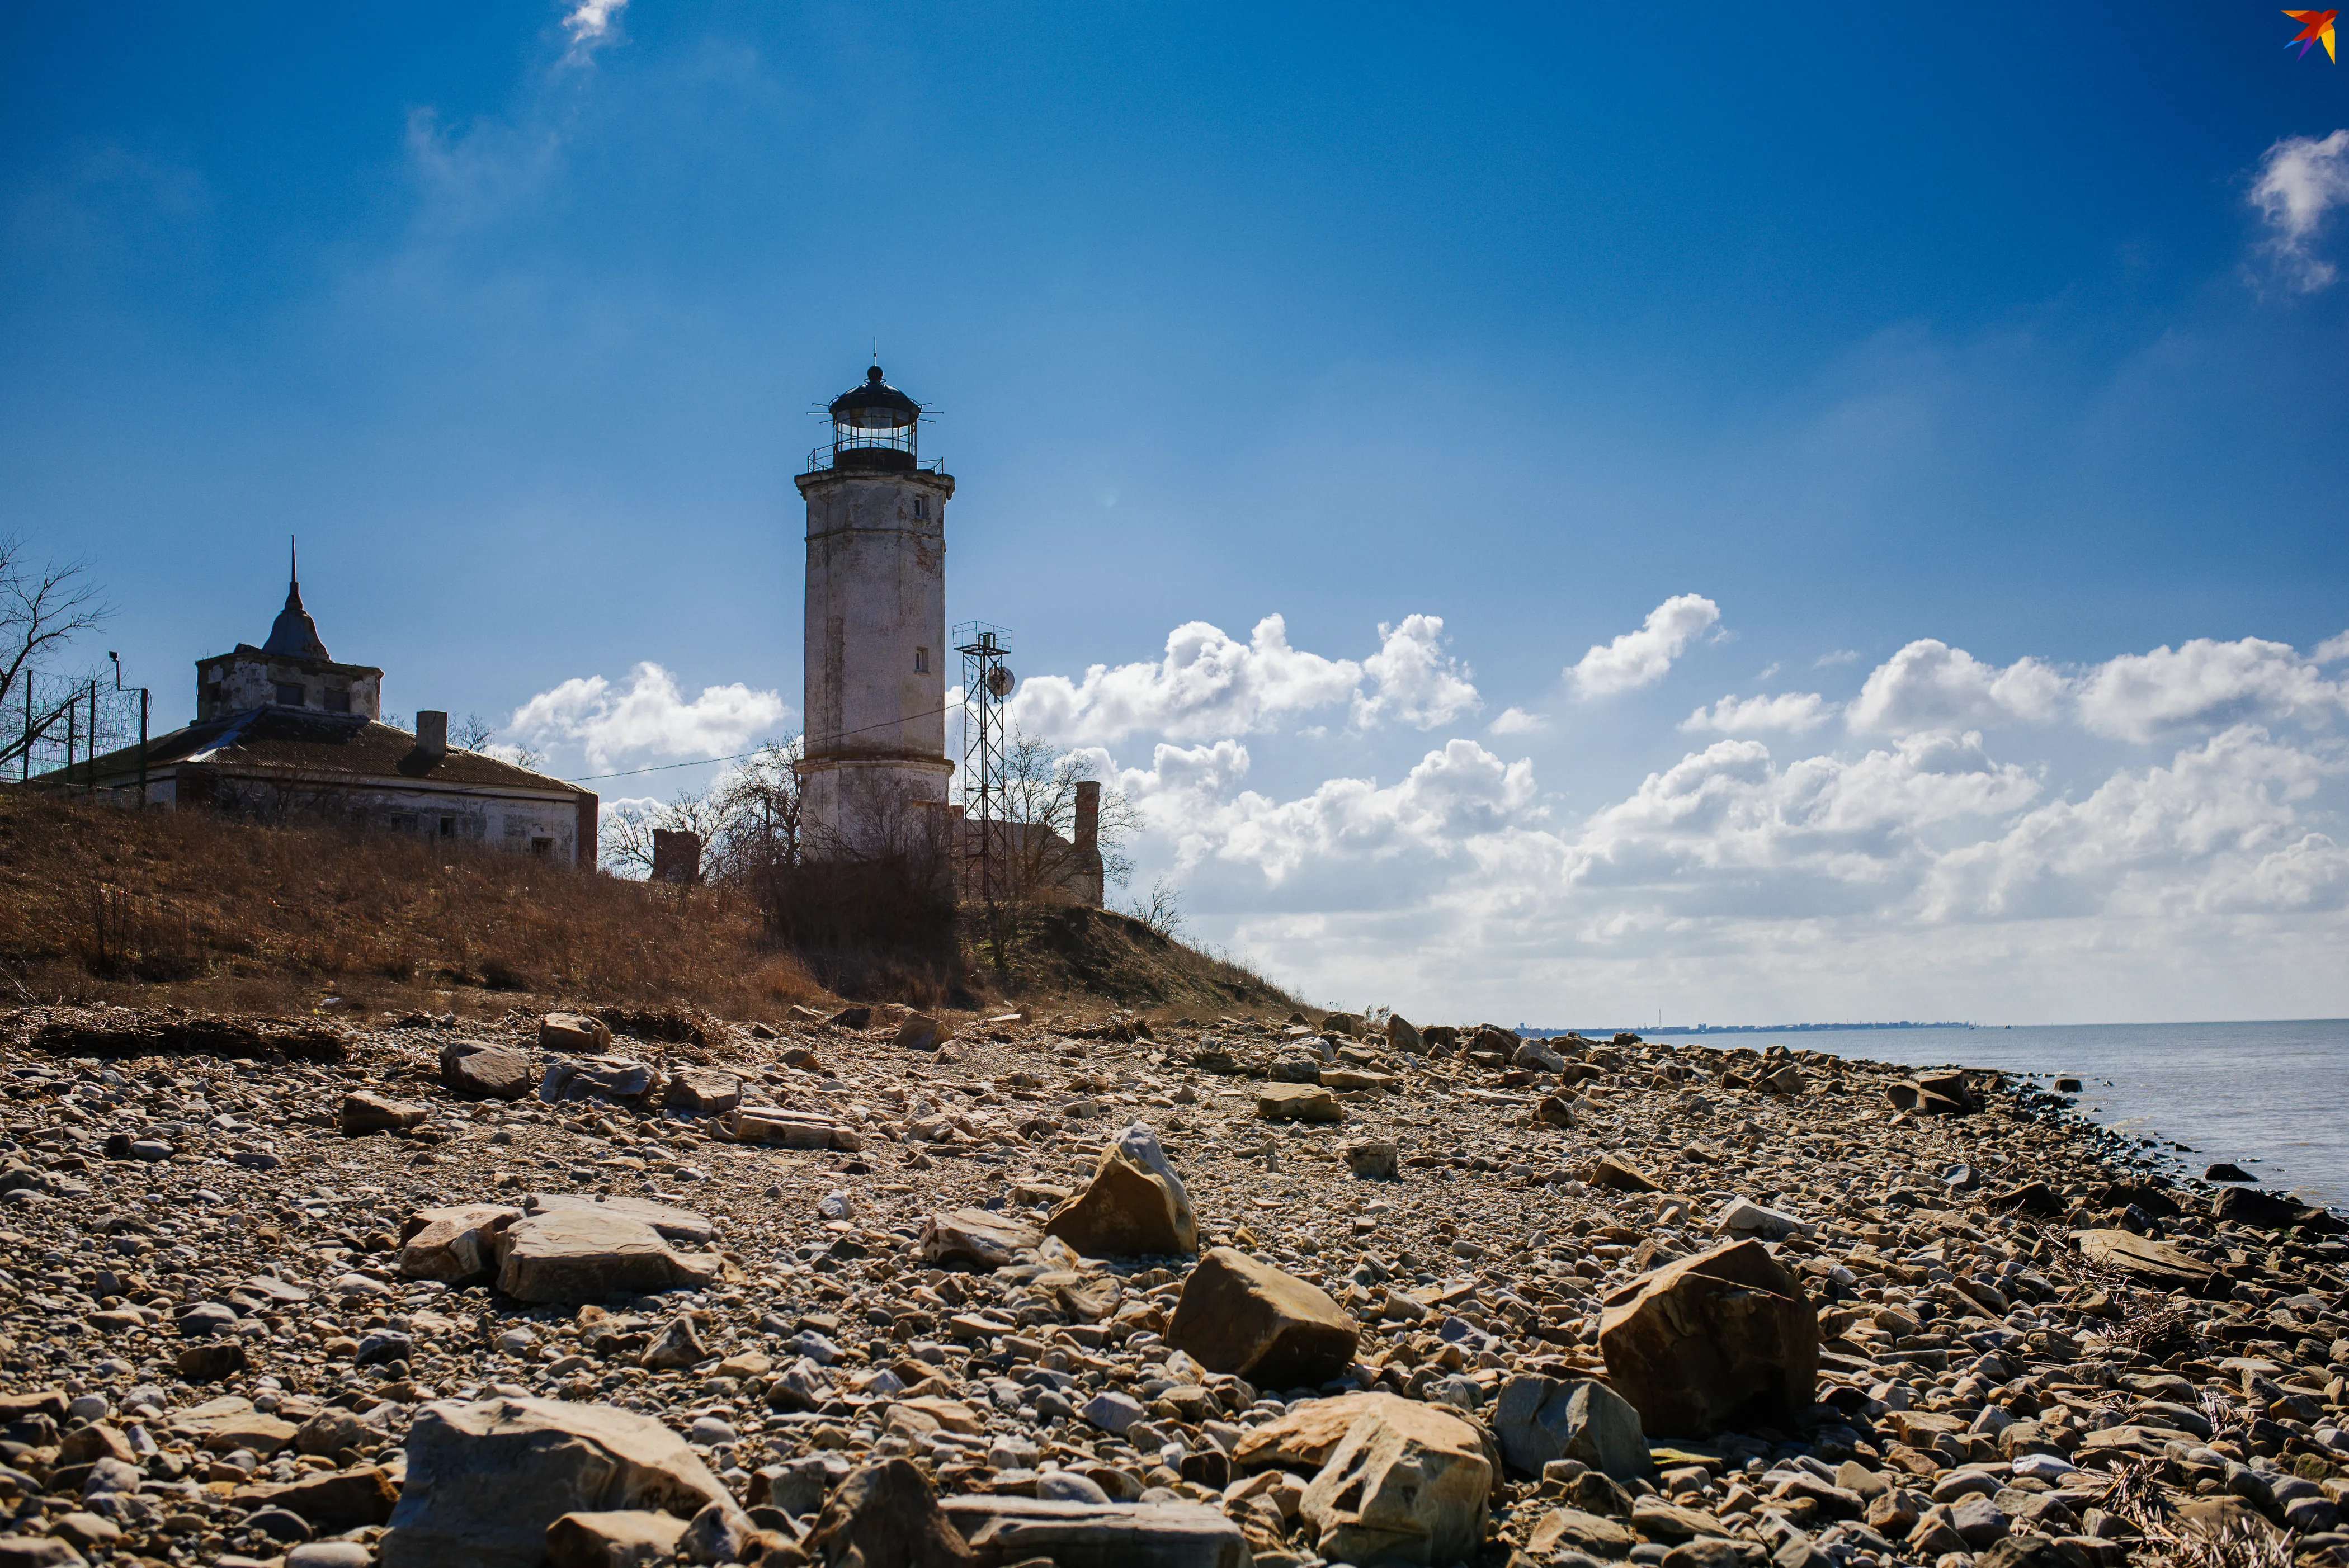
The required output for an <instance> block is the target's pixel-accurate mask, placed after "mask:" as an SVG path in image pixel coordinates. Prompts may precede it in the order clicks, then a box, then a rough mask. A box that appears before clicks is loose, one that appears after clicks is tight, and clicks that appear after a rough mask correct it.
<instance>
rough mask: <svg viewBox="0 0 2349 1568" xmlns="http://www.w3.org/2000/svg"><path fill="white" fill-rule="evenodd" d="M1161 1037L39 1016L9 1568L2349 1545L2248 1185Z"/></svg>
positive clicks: (25, 1109) (1649, 1082) (12, 1236)
mask: <svg viewBox="0 0 2349 1568" xmlns="http://www.w3.org/2000/svg"><path fill="white" fill-rule="evenodd" d="M916 1018H918V1020H919V1021H918V1022H914V1020H915V1019H916ZM1141 1022H1142V1021H1141V1020H1136V1019H1128V1018H1116V1019H1112V1020H1111V1021H1110V1022H1109V1023H1108V1024H1106V1025H1104V1024H1102V1023H1101V1022H1100V1021H1099V1020H1097V1019H1092V1020H1083V1021H1079V1020H1074V1019H1063V1020H1056V1019H1053V1018H1050V1017H1038V1018H1035V1019H1033V1020H1032V1021H1031V1020H1030V1019H1027V1018H1023V1017H1021V1016H1008V1017H994V1018H962V1017H946V1016H927V1015H920V1016H916V1015H910V1014H908V1013H907V1012H906V1011H905V1010H904V1009H890V1008H883V1007H871V1008H854V1009H851V1010H849V1012H847V1013H845V1014H843V1015H840V1016H838V1017H836V1018H823V1017H821V1016H815V1015H813V1014H807V1013H804V1012H802V1014H797V1015H795V1016H792V1017H789V1018H785V1019H782V1020H779V1021H772V1022H770V1023H767V1024H765V1025H762V1026H761V1027H760V1028H759V1029H757V1030H751V1029H747V1028H742V1029H736V1028H722V1027H717V1026H712V1027H710V1028H709V1029H707V1030H705V1031H704V1032H703V1035H702V1036H701V1037H697V1038H696V1040H695V1041H694V1042H693V1043H691V1044H688V1045H678V1044H676V1043H675V1042H676V1041H677V1040H678V1039H679V1038H681V1036H680V1035H678V1034H677V1033H670V1034H667V1035H665V1036H663V1035H658V1034H657V1032H656V1033H655V1034H653V1035H643V1034H639V1033H637V1032H636V1027H635V1026H634V1025H633V1024H632V1023H631V1021H630V1019H629V1017H628V1016H625V1015H621V1014H617V1013H614V1014H612V1015H610V1016H609V1017H608V1018H607V1017H604V1016H595V1015H592V1014H585V1013H577V1014H565V1015H548V1016H545V1017H543V1018H541V1017H538V1016H530V1015H523V1014H516V1015H513V1016H509V1017H508V1018H506V1019H504V1020H503V1021H502V1022H474V1023H470V1024H465V1025H461V1026H460V1024H458V1022H457V1021H456V1020H454V1019H453V1018H449V1017H439V1018H435V1017H431V1016H423V1015H409V1016H403V1017H399V1018H390V1017H386V1018H383V1019H380V1020H378V1021H376V1022H375V1023H373V1024H365V1023H358V1022H347V1023H338V1024H334V1025H331V1026H329V1025H320V1024H317V1023H316V1022H312V1021H305V1022H304V1023H303V1024H301V1025H299V1026H290V1025H281V1024H274V1023H271V1024H264V1023H258V1022H256V1023H253V1024H245V1023H243V1022H241V1021H236V1020H212V1021H202V1020H196V1019H181V1018H173V1019H170V1020H164V1019H161V1018H160V1017H159V1016H148V1015H139V1014H132V1013H129V1012H127V1011H125V1010H122V1009H103V1008H90V1009H69V1008H56V1009H24V1010H20V1011H18V1012H16V1013H14V1014H10V1015H6V1016H0V1088H5V1090H6V1095H7V1103H6V1107H5V1111H0V1137H5V1147H0V1211H5V1212H0V1241H5V1243H7V1248H6V1258H5V1262H0V1514H5V1518H0V1568H6V1565H8V1564H13V1563H119V1564H141V1565H151V1564H189V1563H221V1564H227V1565H229V1568H240V1565H250V1564H254V1563H267V1564H277V1565H280V1568H364V1565H366V1564H371V1563H388V1564H402V1563H539V1562H552V1563H563V1564H569V1563H598V1564H602V1563H613V1564H617V1563H630V1564H636V1563H647V1564H652V1563H659V1564H666V1563H673V1562H728V1561H733V1562H745V1563H765V1564H769V1565H770V1568H808V1565H809V1564H811V1563H817V1562H821V1563H825V1564H827V1565H842V1564H845V1563H848V1562H849V1560H850V1559H852V1558H854V1559H855V1560H857V1562H858V1563H860V1564H862V1568H912V1565H915V1564H919V1565H921V1568H932V1565H937V1568H1011V1565H1013V1564H1019V1563H1035V1562H1038V1560H1040V1559H1050V1561H1051V1562H1053V1563H1058V1564H1060V1565H1061V1568H1129V1565H1131V1568H1144V1565H1152V1568H1246V1565H1247V1563H1251V1562H1253V1563H1258V1564H1261V1565H1263V1568H1316V1565H1318V1564H1321V1563H1348V1564H1352V1565H1353V1568H1383V1565H1385V1564H1404V1563H1409V1564H1425V1565H1427V1568H1452V1565H1453V1564H1455V1563H1474V1564H1476V1565H1477V1568H1510V1565H1511V1564H1513V1563H1517V1560H1518V1559H1520V1558H1522V1559H1524V1560H1525V1562H1524V1563H1522V1564H1519V1568H1535V1565H1552V1568H1585V1564H1587V1563H1589V1562H1591V1561H1594V1560H1595V1561H1601V1562H1604V1561H1615V1560H1630V1561H1633V1562H1639V1563H1667V1564H1670V1565H1671V1568H1695V1565H1697V1564H1711V1563H1732V1562H1734V1563H1761V1562H1763V1561H1764V1560H1767V1561H1770V1562H1772V1563H1776V1564H1782V1565H1784V1568H1821V1565H1828V1564H1832V1565H1835V1568H1847V1565H1853V1568H1881V1565H1891V1564H1906V1563H1916V1564H1930V1565H1932V1568H2023V1565H2026V1564H2028V1565H2032V1568H2054V1565H2055V1564H2058V1563H2061V1564H2064V1565H2065V1568H2091V1565H2094V1568H2107V1565H2111V1564H2117V1563H2124V1562H2128V1561H2133V1560H2149V1559H2153V1558H2157V1557H2158V1558H2163V1559H2165V1560H2174V1561H2179V1562H2202V1561H2209V1562H2214V1563H2215V1562H2217V1561H2219V1560H2220V1559H2219V1558H2218V1557H2217V1556H2214V1555H2210V1553H2215V1552H2217V1551H2218V1550H2219V1549H2220V1547H2219V1543H2220V1542H2221V1541H2222V1539H2223V1540H2227V1541H2234V1542H2242V1541H2250V1540H2255V1539H2256V1540H2259V1541H2264V1542H2269V1543H2270V1546H2269V1548H2268V1549H2269V1550H2271V1551H2272V1553H2275V1555H2274V1556H2273V1557H2272V1558H2271V1559H2270V1560H2272V1561H2277V1562H2282V1561H2284V1560H2286V1559H2288V1558H2296V1559H2297V1560H2298V1561H2299V1562H2301V1563H2333V1564H2341V1565H2344V1568H2349V1534H2344V1532H2343V1530H2342V1510H2343V1507H2344V1501H2349V1478H2344V1470H2349V1432H2344V1428H2349V1316H2344V1286H2349V1279H2344V1265H2349V1248H2344V1243H2343V1241H2342V1234H2343V1231H2344V1227H2343V1225H2342V1223H2341V1222H2340V1221H2339V1220H2338V1219H2337V1218H2336V1217H2335V1216H2333V1215H2331V1214H2329V1213H2326V1212H2323V1211H2321V1210H2313V1209H2310V1208H2308V1207H2306V1206H2305V1205H2302V1204H2299V1203H2297V1202H2292V1201H2291V1200H2290V1199H2287V1198H2284V1197H2281V1196H2278V1195H2276V1194H2272V1193H2269V1192H2266V1191H2261V1190H2259V1189H2257V1188H2256V1187H2254V1186H2250V1185H2245V1184H2243V1183H2242V1181H2241V1179H2240V1178H2241V1173H2240V1171H2232V1172H2229V1173H2227V1176H2228V1181H2229V1182H2230V1183H2231V1184H2226V1185H2221V1186H2220V1187H2217V1188H2213V1187H2210V1186H2209V1185H2206V1184H2202V1183H2195V1182H2190V1181H2178V1180H2176V1179H2174V1178H2171V1177H2168V1176H2164V1175H2162V1174H2161V1173H2160V1172H2159V1171H2158V1169H2157V1167H2156V1165H2155V1163H2154V1161H2153V1160H2152V1158H2151V1154H2152V1152H2153V1151H2152V1150H2149V1149H2148V1148H2147V1146H2146V1145H2145V1144H2143V1143H2138V1142H2135V1141H2132V1140H2126V1139H2123V1138H2121V1137H2119V1136H2118V1135H2116V1134H2112V1133H2108V1132H2105V1131H2102V1130H2097V1129H2095V1128H2094V1127H2092V1126H2090V1125H2088V1124H2087V1123H2085V1121H2083V1120H2082V1119H2079V1118H2078V1117H2076V1116H2075V1115H2074V1114H2073V1113H2072V1112H2071V1110H2070V1108H2069V1104H2068V1101H2067V1100H2066V1099H2064V1097H2062V1096H2061V1095H2056V1094H2049V1093H2045V1092H2043V1091H2041V1090H2039V1089H2037V1088H2033V1087H2032V1086H2030V1085H2027V1084H2021V1083H2016V1082H2012V1081H2004V1080H2002V1079H2000V1078H1997V1077H1996V1076H1995V1075H1991V1074H1982V1073H1967V1072H1962V1071H1959V1070H1956V1069H1951V1070H1946V1071H1935V1072H1929V1073H1917V1072H1910V1071H1907V1070H1904V1069H1899V1068H1887V1067H1882V1066H1878V1065H1875V1064H1869V1063H1863V1062H1856V1061H1843V1060H1837V1059H1835V1058H1831V1057H1825V1056H1821V1055H1818V1054H1816V1053H1812V1052H1807V1051H1789V1050H1786V1049H1785V1048H1783V1047H1772V1048H1771V1049H1770V1050H1768V1051H1766V1052H1757V1051H1754V1050H1753V1049H1750V1048H1737V1049H1729V1050H1722V1049H1713V1048H1705V1047H1665V1046H1661V1045H1656V1044H1650V1043H1646V1042H1642V1041H1640V1040H1638V1039H1636V1038H1632V1037H1617V1038H1615V1039H1613V1040H1609V1041H1595V1040H1581V1039H1578V1038H1574V1037H1562V1038H1552V1039H1548V1040H1545V1041H1541V1042H1538V1043H1537V1042H1532V1041H1527V1040H1524V1039H1520V1038H1518V1037H1516V1035H1514V1034H1513V1033H1512V1032H1511V1031H1508V1030H1506V1029H1501V1028H1498V1027H1497V1026H1489V1025H1486V1026H1468V1027H1454V1026H1413V1025H1411V1024H1408V1023H1405V1022H1404V1021H1403V1020H1402V1019H1401V1018H1398V1017H1392V1016H1389V1017H1387V1018H1384V1019H1369V1020H1366V1019H1363V1018H1361V1017H1360V1016H1339V1015H1330V1016H1323V1017H1319V1018H1317V1019H1306V1018H1302V1017H1299V1018H1297V1019H1294V1020H1292V1021H1291V1022H1289V1023H1288V1024H1286V1025H1281V1024H1270V1025H1268V1024H1262V1023H1255V1022H1248V1021H1244V1020H1236V1019H1213V1020H1197V1021H1192V1020H1179V1019H1176V1020H1166V1021H1160V1020H1157V1019H1153V1020H1150V1021H1149V1024H1148V1026H1147V1027H1142V1026H1140V1025H1141ZM200 1023H201V1025H202V1026H201V1027H199V1026H198V1025H199V1024H200ZM909 1024H910V1025H911V1026H910V1027H909ZM190 1038H204V1039H214V1040H218V1041H221V1042H222V1045H221V1046H220V1047H218V1048H220V1049H222V1051H242V1052H243V1053H245V1054H243V1055H231V1054H223V1055H215V1056H202V1055H191V1054H184V1052H185V1047H179V1049H180V1050H181V1053H182V1054H171V1051H170V1050H167V1049H165V1048H164V1047H160V1046H159V1045H157V1044H155V1042H159V1041H166V1040H173V1039H176V1040H181V1041H185V1040H187V1039H190ZM900 1042H903V1043H900ZM1299 1074H1301V1075H1302V1076H1297V1075H1299ZM1268 1106H1270V1107H1273V1108H1274V1109H1271V1110H1268V1109H1266V1108H1267V1107H1268ZM1291 1106H1298V1107H1303V1106H1310V1107H1312V1108H1314V1109H1312V1110H1311V1112H1310V1114H1309V1115H1303V1114H1293V1113H1291V1112H1290V1111H1289V1110H1288V1108H1289V1107H1291ZM1314 1118H1320V1119H1314ZM2213 1174H2214V1177H2215V1176H2216V1175H2218V1174H2219V1172H2217V1171H2214V1172H2213ZM2230 1550H2236V1551H2238V1552H2240V1550H2241V1548H2240V1547H2239V1546H2238V1547H2234V1548H2230ZM2197 1553H2201V1554H2202V1555H2197ZM2242 1560H2248V1559H2242ZM1038 1568H1040V1563H1038Z"/></svg>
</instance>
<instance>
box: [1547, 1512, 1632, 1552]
mask: <svg viewBox="0 0 2349 1568" xmlns="http://www.w3.org/2000/svg"><path fill="white" fill-rule="evenodd" d="M1638 1544H1640V1538H1639V1537H1638V1536H1636V1535H1634V1534H1632V1533H1631V1531H1630V1527H1629V1526H1628V1525H1622V1524H1618V1523H1617V1522H1615V1521H1613V1520H1611V1519H1608V1518H1606V1517H1604V1516H1603V1515H1600V1514H1596V1513H1585V1512H1584V1511H1582V1510H1580V1509H1578V1508H1554V1509H1552V1510H1550V1511H1548V1512H1547V1513H1545V1514H1543V1515H1542V1516H1541V1518H1540V1519H1538V1520H1537V1521H1536V1522H1535V1523H1534V1530H1533V1534H1532V1535H1531V1536H1529V1537H1527V1538H1526V1553H1528V1554H1530V1555H1531V1556H1532V1557H1533V1559H1534V1560H1535V1561H1536V1562H1537V1563H1543V1562H1548V1561H1551V1560H1552V1559H1554V1558H1556V1557H1557V1554H1558V1553H1561V1552H1579V1553H1583V1554H1584V1555H1585V1556H1588V1557H1600V1558H1608V1559H1614V1558H1620V1557H1629V1556H1630V1554H1631V1548H1633V1547H1634V1546H1637V1545H1638Z"/></svg>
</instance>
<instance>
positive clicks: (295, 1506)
mask: <svg viewBox="0 0 2349 1568" xmlns="http://www.w3.org/2000/svg"><path fill="white" fill-rule="evenodd" d="M234 1501H235V1502H236V1504H237V1506H238V1507H240V1508H249V1509H250V1508H282V1509H285V1511H287V1512H289V1513H293V1514H295V1515H298V1516H299V1517H300V1518H302V1519H304V1520H305V1521H307V1522H309V1524H310V1525H311V1527H312V1528H313V1529H316V1530H317V1531H319V1532H322V1533H324V1534H328V1535H340V1534H341V1533H342V1532H345V1531H347V1530H357V1529H358V1528H359V1527H360V1526H362V1525H367V1524H381V1523H383V1522H385V1521H386V1520H388V1519H389V1518H390V1517H391V1511H392V1508H393V1505H395V1504H396V1503H398V1501H399V1488H398V1487H397V1486H395V1485H393V1484H392V1480H391V1477H390V1476H388V1475H387V1474H385V1473H384V1471H383V1470H381V1469H380V1468H379V1467H378V1466H375V1465H367V1466H363V1467H362V1468H360V1469H358V1470H326V1471H322V1472H320V1473H319V1474H316V1475H307V1476H304V1477H303V1478H302V1479H301V1480H295V1481H287V1482H285V1483H283V1484H280V1485H274V1486H248V1487H240V1488H238V1489H237V1491H236V1494H235V1499H234Z"/></svg>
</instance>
